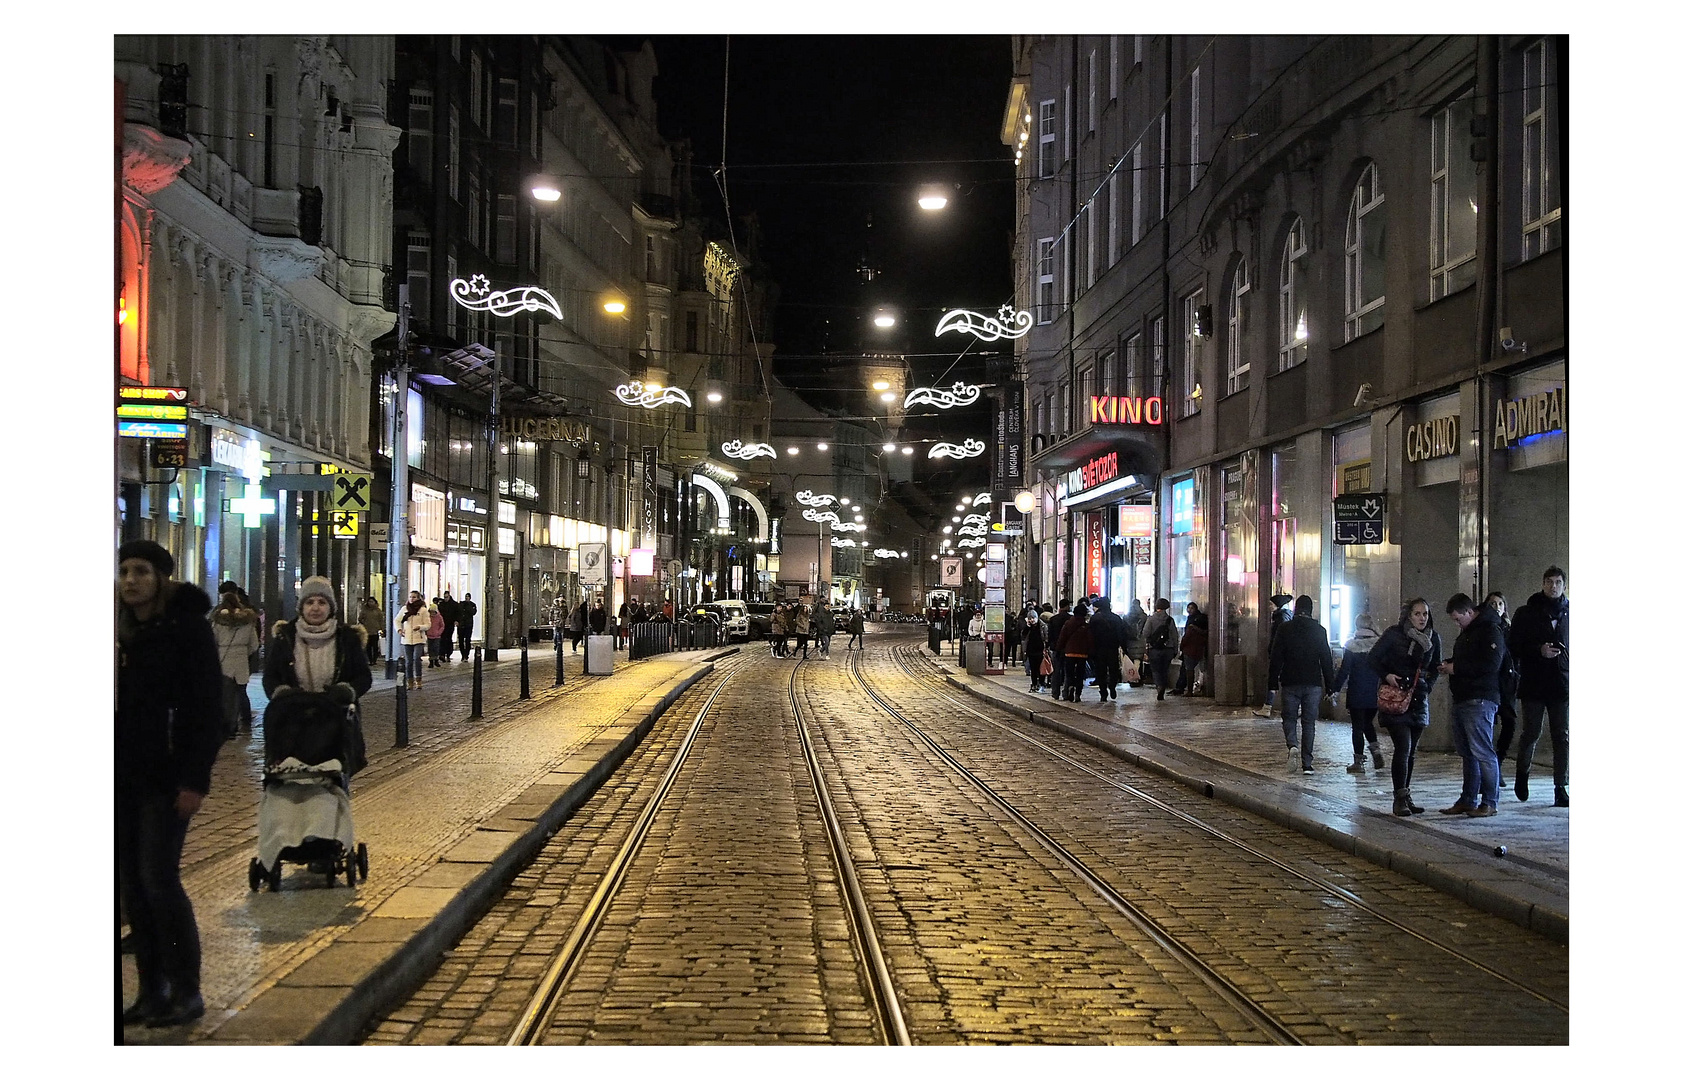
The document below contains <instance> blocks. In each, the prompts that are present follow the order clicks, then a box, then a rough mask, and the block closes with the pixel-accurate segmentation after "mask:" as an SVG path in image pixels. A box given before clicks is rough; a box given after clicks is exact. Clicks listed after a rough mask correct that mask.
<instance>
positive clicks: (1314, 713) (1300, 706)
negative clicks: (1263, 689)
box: [1280, 686, 1321, 767]
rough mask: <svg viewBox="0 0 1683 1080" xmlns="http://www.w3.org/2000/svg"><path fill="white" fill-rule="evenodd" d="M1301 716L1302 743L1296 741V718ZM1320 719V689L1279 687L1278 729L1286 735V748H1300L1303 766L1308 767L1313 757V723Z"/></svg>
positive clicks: (1314, 687)
mask: <svg viewBox="0 0 1683 1080" xmlns="http://www.w3.org/2000/svg"><path fill="white" fill-rule="evenodd" d="M1300 712H1301V713H1302V714H1303V741H1302V743H1299V742H1298V740H1297V717H1298V713H1300ZM1320 718H1321V687H1319V686H1282V687H1280V727H1281V728H1283V729H1284V730H1285V733H1286V745H1287V746H1302V748H1303V764H1304V766H1305V767H1308V765H1309V763H1310V762H1311V761H1313V760H1314V756H1315V721H1316V720H1319V719H1320Z"/></svg>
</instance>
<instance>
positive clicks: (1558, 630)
mask: <svg viewBox="0 0 1683 1080" xmlns="http://www.w3.org/2000/svg"><path fill="white" fill-rule="evenodd" d="M1569 616H1570V609H1569V605H1568V603H1567V600H1566V571H1564V570H1562V569H1561V568H1560V567H1558V566H1551V567H1549V568H1548V569H1547V570H1544V571H1543V591H1542V592H1536V593H1532V594H1531V599H1530V600H1528V601H1526V604H1525V606H1524V607H1522V608H1520V609H1519V610H1518V611H1517V612H1515V613H1514V628H1513V636H1512V639H1511V643H1512V648H1513V653H1514V656H1515V657H1516V658H1517V659H1518V661H1519V702H1520V710H1521V712H1522V714H1523V716H1524V720H1523V726H1522V727H1521V728H1520V732H1519V752H1518V754H1517V755H1516V757H1515V760H1514V798H1516V799H1518V800H1519V801H1520V802H1524V801H1525V800H1526V799H1528V798H1530V797H1531V789H1530V780H1531V755H1532V754H1533V753H1534V752H1535V751H1536V749H1537V738H1538V736H1539V735H1541V734H1542V731H1543V714H1544V713H1545V712H1546V713H1547V714H1548V718H1549V745H1550V746H1551V747H1552V748H1553V750H1554V804H1555V805H1556V806H1568V805H1570V803H1569V802H1568V800H1567V780H1568V774H1567V768H1566V766H1567V743H1566V736H1567V725H1566V721H1567V707H1566V706H1567V668H1566V665H1567V660H1568V659H1569V656H1568V654H1567V644H1568V642H1569V640H1570V638H1569V635H1568V633H1567V628H1568V622H1569Z"/></svg>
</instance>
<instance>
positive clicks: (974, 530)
mask: <svg viewBox="0 0 1683 1080" xmlns="http://www.w3.org/2000/svg"><path fill="white" fill-rule="evenodd" d="M987 533H988V528H987V526H986V525H966V526H964V527H963V528H962V529H960V530H958V535H960V536H986V535H987Z"/></svg>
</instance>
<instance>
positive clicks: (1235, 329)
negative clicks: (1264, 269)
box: [1227, 257, 1251, 394]
mask: <svg viewBox="0 0 1683 1080" xmlns="http://www.w3.org/2000/svg"><path fill="white" fill-rule="evenodd" d="M1250 294H1251V271H1250V264H1249V263H1247V262H1246V261H1245V260H1244V258H1243V257H1241V258H1240V259H1239V263H1238V265H1237V266H1235V267H1234V268H1233V281H1232V284H1231V285H1230V287H1229V288H1228V292H1227V392H1228V393H1229V394H1231V393H1234V392H1235V391H1238V390H1243V389H1244V388H1245V387H1247V386H1249V385H1250V371H1251V362H1250V361H1249V360H1248V359H1246V358H1245V309H1246V308H1247V307H1248V306H1250Z"/></svg>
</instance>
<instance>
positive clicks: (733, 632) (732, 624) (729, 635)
mask: <svg viewBox="0 0 1683 1080" xmlns="http://www.w3.org/2000/svg"><path fill="white" fill-rule="evenodd" d="M701 607H703V608H706V609H707V610H708V611H714V612H717V613H718V615H719V619H720V623H721V629H720V633H722V634H723V635H724V638H725V640H726V641H747V640H748V605H747V604H746V603H744V602H743V601H741V600H715V601H713V602H712V603H710V604H702V605H701Z"/></svg>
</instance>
